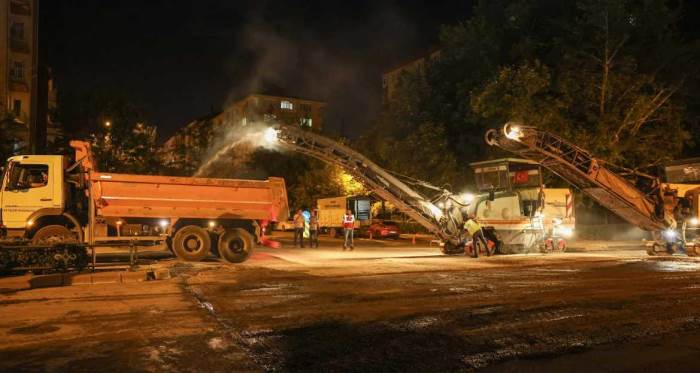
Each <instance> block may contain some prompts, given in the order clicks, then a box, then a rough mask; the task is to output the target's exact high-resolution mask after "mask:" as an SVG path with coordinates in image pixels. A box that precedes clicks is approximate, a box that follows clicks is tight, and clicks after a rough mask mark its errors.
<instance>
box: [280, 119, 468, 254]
mask: <svg viewBox="0 0 700 373" xmlns="http://www.w3.org/2000/svg"><path fill="white" fill-rule="evenodd" d="M273 128H274V130H275V131H276V138H277V140H278V141H279V143H280V144H281V145H282V146H283V147H285V148H287V149H290V150H293V151H296V152H298V153H301V154H305V155H308V156H311V157H314V158H317V159H319V160H321V161H323V162H326V163H329V164H333V165H336V166H338V167H341V168H342V169H343V170H345V172H347V173H349V174H350V175H352V176H353V177H354V178H355V179H356V180H358V181H360V182H361V183H362V184H363V185H364V186H365V187H366V188H368V189H370V190H371V191H373V192H374V193H375V194H377V195H378V196H379V197H381V198H383V199H384V200H386V201H389V202H391V203H393V204H394V205H395V206H396V207H397V208H398V209H399V210H400V211H401V212H402V213H404V214H406V215H408V216H409V217H411V218H412V219H413V220H415V221H416V222H417V223H418V224H420V225H422V226H423V227H425V228H426V229H427V230H429V231H430V232H432V233H433V234H435V235H436V236H437V237H439V238H440V239H441V240H443V241H444V242H445V243H446V248H445V250H446V251H451V250H452V249H458V248H460V247H461V244H462V242H461V231H462V224H463V217H462V212H461V211H460V207H461V206H463V205H461V203H462V202H461V200H460V199H459V198H458V197H457V196H454V195H453V194H452V193H450V192H449V191H447V190H445V189H442V188H437V187H434V186H430V188H428V189H431V190H433V192H438V191H439V192H438V195H437V196H435V197H433V198H429V197H428V196H426V195H424V194H422V193H419V192H418V191H416V190H414V189H413V188H411V187H409V186H408V185H407V184H406V183H404V182H403V181H401V180H399V178H398V177H396V176H394V175H392V174H391V173H389V172H388V171H386V170H384V169H383V168H381V167H379V166H378V165H376V164H375V163H373V162H372V161H370V160H369V159H367V158H366V157H364V156H363V155H362V154H360V153H358V152H356V151H354V150H352V149H350V148H349V147H347V146H345V145H342V144H340V143H338V142H336V141H333V140H331V139H329V138H326V137H324V136H321V135H318V134H316V133H313V132H311V131H306V130H303V129H301V128H297V127H291V126H286V125H276V126H274V127H273ZM426 185H429V184H427V183H424V185H423V187H426ZM436 190H437V191H436ZM438 206H440V207H438Z"/></svg>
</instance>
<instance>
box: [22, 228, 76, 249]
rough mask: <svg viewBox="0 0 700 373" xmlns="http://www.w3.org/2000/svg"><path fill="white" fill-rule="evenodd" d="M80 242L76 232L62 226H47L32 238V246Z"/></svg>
mask: <svg viewBox="0 0 700 373" xmlns="http://www.w3.org/2000/svg"><path fill="white" fill-rule="evenodd" d="M73 242H78V239H77V238H76V236H75V232H72V231H71V230H70V229H68V228H66V227H64V226H62V225H47V226H45V227H42V228H39V230H38V231H37V232H36V233H35V234H34V237H32V245H49V246H50V245H55V244H62V243H73Z"/></svg>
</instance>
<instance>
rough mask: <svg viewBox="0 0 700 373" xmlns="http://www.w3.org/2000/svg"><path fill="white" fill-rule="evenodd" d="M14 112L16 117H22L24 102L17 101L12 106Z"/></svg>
mask: <svg viewBox="0 0 700 373" xmlns="http://www.w3.org/2000/svg"><path fill="white" fill-rule="evenodd" d="M12 111H13V112H14V113H15V116H16V117H19V116H20V115H22V100H15V101H14V102H13V105H12Z"/></svg>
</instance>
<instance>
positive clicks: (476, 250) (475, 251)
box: [469, 239, 487, 258]
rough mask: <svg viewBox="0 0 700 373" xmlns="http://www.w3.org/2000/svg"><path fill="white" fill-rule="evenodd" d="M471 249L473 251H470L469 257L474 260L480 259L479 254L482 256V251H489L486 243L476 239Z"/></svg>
mask: <svg viewBox="0 0 700 373" xmlns="http://www.w3.org/2000/svg"><path fill="white" fill-rule="evenodd" d="M470 248H471V249H470V250H469V256H471V257H472V258H478V257H479V254H481V252H482V251H484V252H486V250H487V248H486V245H485V244H484V242H483V241H482V240H476V239H475V240H473V241H472V244H471V246H470Z"/></svg>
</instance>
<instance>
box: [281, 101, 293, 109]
mask: <svg viewBox="0 0 700 373" xmlns="http://www.w3.org/2000/svg"><path fill="white" fill-rule="evenodd" d="M280 107H281V108H282V109H287V110H294V104H293V103H291V101H282V102H280Z"/></svg>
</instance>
